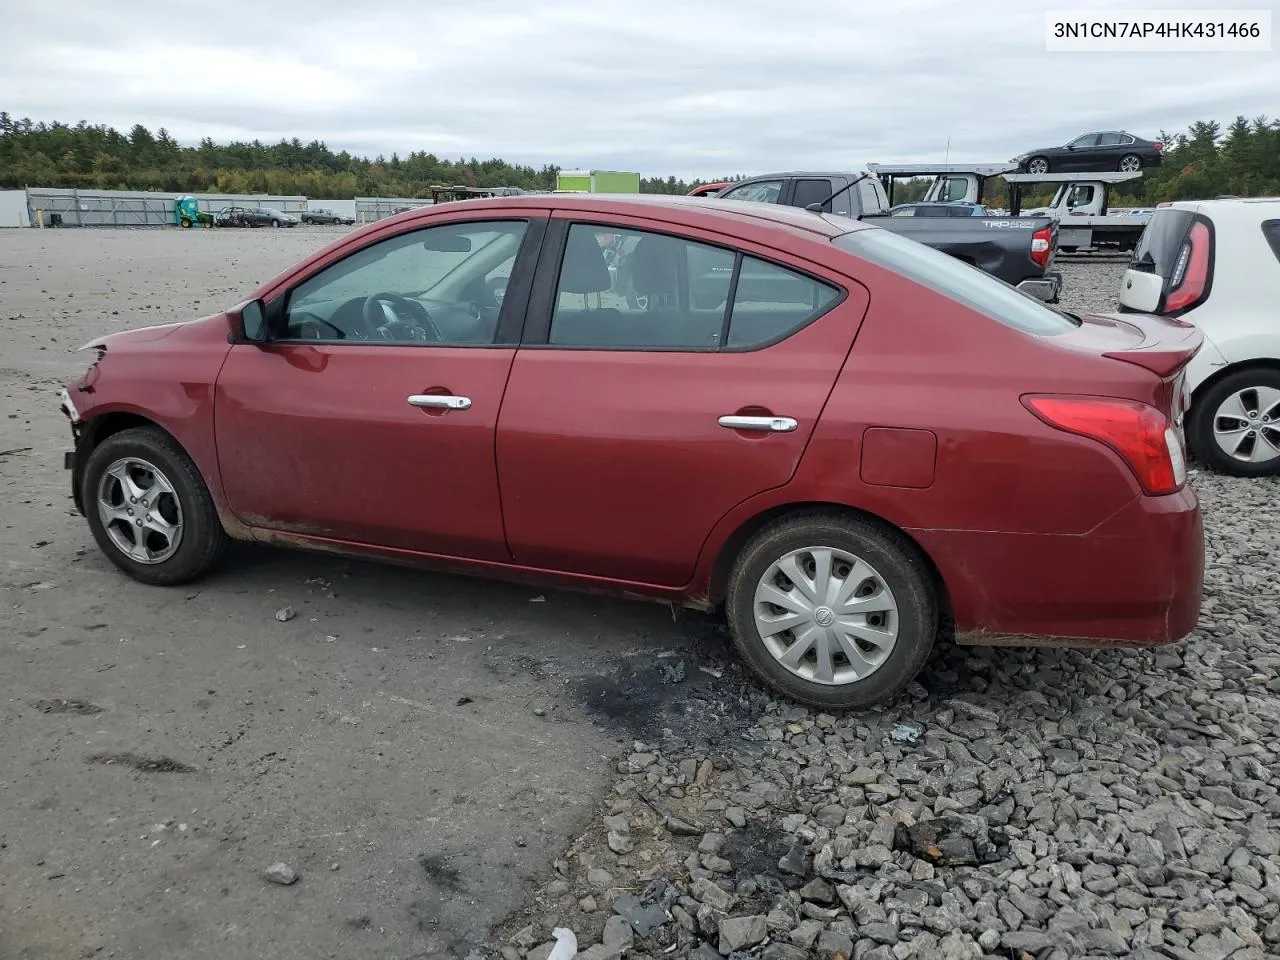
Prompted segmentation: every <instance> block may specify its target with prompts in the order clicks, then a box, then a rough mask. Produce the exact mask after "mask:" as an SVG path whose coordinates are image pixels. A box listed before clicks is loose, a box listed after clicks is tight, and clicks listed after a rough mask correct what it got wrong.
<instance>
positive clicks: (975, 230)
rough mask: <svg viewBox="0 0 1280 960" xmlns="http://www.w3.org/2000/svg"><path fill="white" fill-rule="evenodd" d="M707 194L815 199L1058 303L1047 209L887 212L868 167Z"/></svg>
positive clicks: (794, 201)
mask: <svg viewBox="0 0 1280 960" xmlns="http://www.w3.org/2000/svg"><path fill="white" fill-rule="evenodd" d="M833 195H834V196H833ZM714 196H715V197H716V198H717V199H725V200H751V201H756V202H763V203H782V204H787V205H789V206H793V207H808V206H810V205H811V204H819V205H820V209H821V211H822V212H823V213H833V214H836V215H837V216H843V217H850V218H852V219H854V220H865V221H867V222H870V223H874V224H875V225H876V226H878V227H883V228H884V229H886V230H890V231H892V232H894V233H898V234H901V235H902V236H905V237H908V238H910V239H912V240H915V241H917V242H919V243H923V244H925V245H926V246H930V247H933V248H934V249H935V250H941V251H942V252H943V253H948V254H950V255H951V256H953V257H955V258H956V259H958V260H963V261H964V262H965V263H968V264H971V265H973V266H975V267H977V268H979V269H980V270H983V271H985V272H987V273H989V274H991V275H992V276H994V277H996V278H998V279H1000V280H1003V281H1005V282H1006V283H1008V284H1010V285H1012V286H1014V287H1017V288H1018V289H1019V290H1022V291H1023V292H1024V293H1028V294H1030V295H1031V296H1034V297H1036V298H1037V299H1039V300H1044V301H1046V302H1048V303H1057V302H1058V297H1059V294H1060V293H1061V291H1062V274H1061V273H1059V272H1057V271H1055V270H1052V269H1050V268H1051V267H1052V265H1053V258H1054V255H1055V254H1056V252H1057V238H1058V223H1057V221H1056V220H1055V219H1054V218H1052V217H990V216H988V217H894V216H890V215H889V198H888V195H887V194H886V193H885V189H884V185H883V184H882V183H881V182H880V180H879V179H878V178H877V177H875V176H873V175H871V174H870V173H867V174H858V173H826V172H824V173H774V174H767V175H764V176H759V177H752V178H751V179H749V180H740V181H738V182H737V183H735V184H733V185H732V186H729V187H727V188H725V189H724V190H721V191H719V192H718V193H716V194H715V195H714ZM828 198H831V199H828Z"/></svg>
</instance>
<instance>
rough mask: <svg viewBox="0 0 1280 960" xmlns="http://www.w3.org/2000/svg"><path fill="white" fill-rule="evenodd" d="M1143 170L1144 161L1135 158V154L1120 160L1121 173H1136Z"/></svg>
mask: <svg viewBox="0 0 1280 960" xmlns="http://www.w3.org/2000/svg"><path fill="white" fill-rule="evenodd" d="M1141 169H1142V160H1141V159H1140V158H1138V157H1135V156H1134V155H1133V154H1129V155H1128V156H1126V157H1124V158H1122V159H1121V160H1120V172H1121V173H1136V172H1137V171H1139V170H1141Z"/></svg>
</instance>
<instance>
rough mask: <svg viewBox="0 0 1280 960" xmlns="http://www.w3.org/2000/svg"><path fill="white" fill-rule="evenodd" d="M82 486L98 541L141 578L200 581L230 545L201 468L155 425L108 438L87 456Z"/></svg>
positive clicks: (109, 555) (122, 566) (160, 581)
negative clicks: (201, 473) (201, 474)
mask: <svg viewBox="0 0 1280 960" xmlns="http://www.w3.org/2000/svg"><path fill="white" fill-rule="evenodd" d="M80 490H81V502H82V503H83V504H84V507H85V515H86V517H87V519H88V521H89V528H90V530H92V532H93V537H94V539H95V540H96V541H97V543H98V547H99V548H100V549H101V550H102V552H103V553H105V554H106V555H107V559H109V560H110V561H111V562H112V563H114V564H115V565H116V566H117V567H119V568H120V569H121V570H123V571H125V573H127V574H129V575H130V576H131V577H133V578H134V579H135V580H140V581H142V582H143V583H150V584H156V585H160V586H169V585H173V584H179V583H186V582H188V581H191V580H195V579H197V578H198V577H200V576H202V575H203V574H205V573H206V572H208V571H209V570H210V569H211V568H212V567H213V566H214V564H216V563H217V561H218V559H219V558H220V557H221V555H222V552H223V550H225V548H226V545H227V535H226V532H225V531H224V530H223V529H222V524H221V522H220V521H219V520H218V514H217V511H216V510H215V508H214V505H213V499H212V497H210V495H209V489H208V487H207V486H206V485H205V482H204V479H203V478H202V477H201V476H200V471H199V470H198V469H197V468H196V465H195V464H194V463H193V462H192V461H191V458H190V457H188V456H187V454H186V453H185V451H183V449H182V448H181V447H180V446H179V445H178V443H177V442H176V441H174V440H173V438H172V437H170V436H169V435H168V434H166V433H165V432H164V431H162V430H160V429H158V428H156V427H134V428H131V429H129V430H122V431H121V432H119V433H116V434H112V435H111V436H109V437H108V438H107V439H106V440H104V441H102V443H100V444H99V445H98V446H97V447H95V448H94V449H93V452H92V453H90V454H89V457H88V460H87V461H86V463H85V468H84V474H83V476H82V478H81V487H80Z"/></svg>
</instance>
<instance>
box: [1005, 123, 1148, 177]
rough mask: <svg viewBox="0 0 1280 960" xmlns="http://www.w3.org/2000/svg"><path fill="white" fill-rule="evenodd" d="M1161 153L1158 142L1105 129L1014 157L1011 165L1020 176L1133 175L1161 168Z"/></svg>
mask: <svg viewBox="0 0 1280 960" xmlns="http://www.w3.org/2000/svg"><path fill="white" fill-rule="evenodd" d="M1163 150H1164V144H1162V143H1161V142H1160V141H1159V140H1144V139H1142V137H1135V136H1134V135H1133V134H1132V133H1127V132H1126V131H1124V130H1105V131H1102V132H1100V133H1086V134H1084V135H1083V136H1079V137H1076V138H1075V139H1074V140H1072V141H1071V142H1070V143H1064V144H1063V145H1062V146H1060V147H1041V148H1040V149H1037V150H1028V151H1027V152H1026V153H1023V154H1019V155H1018V156H1016V157H1014V158H1013V162H1014V163H1016V164H1017V165H1018V169H1019V170H1020V171H1021V172H1023V173H1070V172H1072V171H1089V172H1093V173H1105V172H1107V171H1109V170H1119V171H1122V172H1124V173H1132V172H1134V171H1137V170H1142V169H1144V168H1146V167H1158V166H1160V161H1161V159H1162V156H1163V154H1162V151H1163Z"/></svg>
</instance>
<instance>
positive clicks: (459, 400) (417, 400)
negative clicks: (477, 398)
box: [409, 393, 471, 410]
mask: <svg viewBox="0 0 1280 960" xmlns="http://www.w3.org/2000/svg"><path fill="white" fill-rule="evenodd" d="M409 405H410V406H412V407H438V408H440V409H443V410H469V409H471V398H470V397H454V396H449V395H447V394H438V393H415V394H413V395H412V396H411V397H409Z"/></svg>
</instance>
